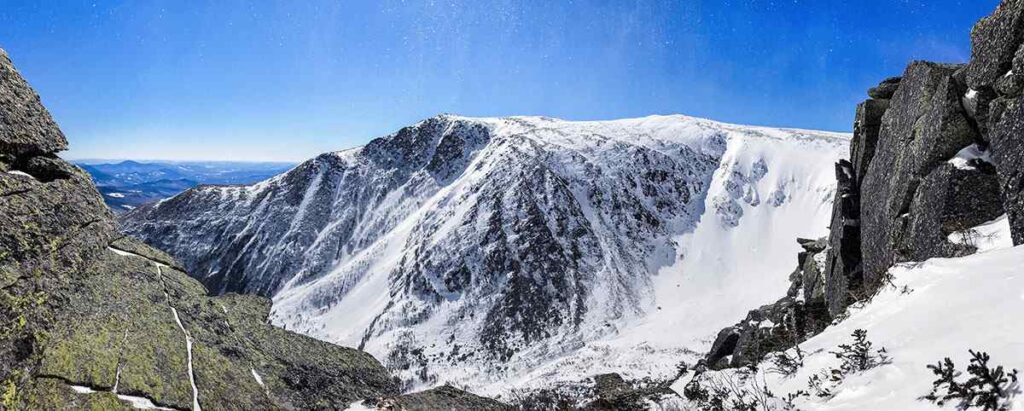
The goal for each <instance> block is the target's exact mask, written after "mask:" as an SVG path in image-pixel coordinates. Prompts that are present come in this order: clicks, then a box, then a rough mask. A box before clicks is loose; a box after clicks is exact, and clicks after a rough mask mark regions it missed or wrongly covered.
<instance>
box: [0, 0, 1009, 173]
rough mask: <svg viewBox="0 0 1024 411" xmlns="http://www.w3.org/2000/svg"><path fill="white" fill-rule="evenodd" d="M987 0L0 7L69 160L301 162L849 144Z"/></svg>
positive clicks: (993, 0) (958, 41) (178, 2)
mask: <svg viewBox="0 0 1024 411" xmlns="http://www.w3.org/2000/svg"><path fill="white" fill-rule="evenodd" d="M997 3H998V0H962V1H958V0H931V1H925V0H887V1H882V0H844V1H840V0H773V1H769V0H732V1H729V0H718V1H714V0H680V1H627V0H608V1H556V0H537V1H527V0H497V1H485V0H449V1H440V0H438V1H395V0H378V1H253V2H245V1H236V0H218V1H209V2H202V1H186V0H168V1H145V0H135V1H99V0H96V1H45V2H42V1H37V0H0V47H3V48H5V49H7V51H8V52H9V53H10V55H11V56H12V58H13V59H14V60H15V63H16V64H17V65H18V67H19V68H20V70H21V71H22V73H23V74H25V75H26V77H27V78H28V79H29V81H30V82H31V83H32V84H33V85H34V86H35V87H36V89H37V90H38V92H39V93H40V94H41V95H42V98H43V101H44V102H45V103H46V105H47V106H48V107H49V108H50V111H51V112H52V113H53V114H54V116H55V117H56V119H57V121H58V122H59V123H60V125H61V126H62V128H63V129H64V131H65V133H66V134H67V135H68V138H69V140H70V141H71V144H72V147H73V149H72V151H71V152H70V153H68V156H69V157H73V158H141V159H230V160H242V159H250V160H301V159H304V158H307V157H310V156H313V155H315V154H317V153H319V152H323V151H328V150H337V149H342V148H347V147H351V146H355V145H360V144H364V143H365V142H367V141H369V140H370V139H371V138H373V137H376V136H380V135H384V134H387V133H390V132H392V131H394V130H396V129H397V128H399V127H401V126H404V125H408V124H411V123H414V122H415V121H418V120H420V119H422V118H425V117H429V116H432V115H435V114H437V113H442V112H448V113H457V114H463V115H470V116H507V115H546V116H553V117H561V118H566V119H578V120H586V119H611V118H623V117H638V116H645V115H649V114H670V113H683V114H689V115H694V116H700V117H708V118H713V119H717V120H722V121H728V122H735V123H745V124H758V125H772V126H787V127H801V128H815V129H826V130H840V131H843V130H849V129H850V128H851V124H852V118H853V112H854V104H855V103H856V102H857V101H859V100H860V99H862V98H863V97H864V90H865V89H866V88H868V87H870V86H872V85H873V84H875V83H876V82H877V81H879V80H881V79H882V78H884V77H886V76H891V75H897V74H899V73H901V72H902V70H903V68H904V66H905V65H906V63H907V62H908V61H909V60H911V59H930V60H938V61H945V62H963V61H965V60H966V59H967V58H968V57H969V55H970V42H969V33H970V28H971V26H972V25H973V23H974V22H975V21H976V20H977V19H978V18H980V17H982V16H984V15H986V14H988V13H990V12H991V11H992V10H993V9H994V8H995V6H996V4H997Z"/></svg>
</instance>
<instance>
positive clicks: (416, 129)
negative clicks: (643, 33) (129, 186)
mask: <svg viewBox="0 0 1024 411" xmlns="http://www.w3.org/2000/svg"><path fill="white" fill-rule="evenodd" d="M846 152H848V137H847V136H846V135H842V134H833V133H823V132H813V131H803V130H784V129H771V128H762V127H746V126H736V125H729V124H722V123H717V122H713V121H708V120H702V119H696V118H690V117H684V116H659V117H647V118H641V119H630V120H617V121H600V122H570V121H562V120H557V119H550V118H538V117H512V118H502V119H483V118H465V117H457V116H448V115H443V116H438V117H434V118H431V119H428V120H425V121H422V122H420V123H418V124H416V125H414V126H410V127H406V128H403V129H402V130H400V131H398V132H397V133H395V134H392V135H390V136H386V137H382V138H379V139H376V140H373V141H372V142H370V143H369V144H367V145H366V146H363V147H360V148H356V149H351V150H346V151H340V152H335V153H327V154H323V155H321V156H318V157H316V158H314V159H312V160H309V161H307V162H305V163H303V164H301V165H299V166H298V167H296V168H295V169H293V170H291V171H289V172H287V173H285V174H282V175H280V176H277V177H274V178H272V179H270V180H267V181H264V182H261V183H258V184H254V185H249V186H202V187H199V188H196V189H193V190H189V191H187V192H185V193H182V194H181V195H178V196H176V197H174V198H171V199H168V200H164V201H161V202H159V203H156V204H153V205H150V206H146V207H142V208H139V209H137V210H136V211H134V212H132V213H130V214H128V215H127V216H126V217H125V218H124V219H123V220H122V222H123V227H124V229H125V230H126V231H127V232H128V233H130V234H133V235H136V236H138V237H141V238H143V239H144V240H146V241H147V242H149V243H150V244H153V245H156V246H158V247H160V248H162V249H164V250H166V251H168V252H170V253H171V254H173V255H174V256H175V257H177V258H178V259H179V260H180V261H182V262H183V263H184V264H185V265H186V267H187V268H188V269H189V271H190V272H192V273H193V274H194V275H197V277H198V278H199V279H200V280H201V281H202V282H203V283H204V284H206V285H207V287H208V288H210V289H211V290H213V291H214V292H216V293H225V292H247V293H259V294H263V295H267V296H272V297H273V299H274V311H273V314H272V320H273V322H274V323H276V324H279V325H282V326H285V327H287V328H288V329H290V330H294V331H298V332H301V333H304V334H308V335H311V336H315V337H317V338H321V339H323V340H326V341H330V342H334V343H338V344H342V345H349V346H359V347H362V348H363V349H365V350H366V351H368V352H370V353H372V354H374V355H375V356H376V357H378V358H380V359H381V360H382V362H384V363H385V365H386V366H388V367H389V368H390V369H392V370H393V371H395V372H396V373H397V374H398V375H399V376H400V377H402V378H403V379H404V380H406V381H407V382H409V383H410V384H411V385H433V384H439V383H442V382H452V383H457V384H459V385H462V386H468V387H472V388H475V389H476V390H477V391H478V392H482V393H491V394H500V393H503V392H507V391H508V390H509V389H511V388H515V387H522V386H536V385H538V384H549V383H551V382H552V381H561V380H566V381H571V380H573V379H579V378H581V377H586V376H590V375H593V374H595V373H599V372H603V371H616V372H623V373H624V374H626V375H627V376H631V377H644V376H654V377H665V376H668V375H671V374H672V373H673V372H675V369H676V365H677V363H678V362H679V361H680V360H683V359H692V358H695V357H696V356H697V355H696V354H695V353H694V350H703V349H705V348H706V347H707V345H708V344H709V342H710V341H709V340H710V339H711V338H713V337H714V333H715V332H716V331H717V330H718V329H719V328H720V327H721V326H722V325H723V324H727V323H730V322H732V321H734V320H735V318H740V317H742V316H743V315H744V314H745V313H746V312H747V311H748V310H749V309H750V308H752V307H756V306H758V305H760V304H765V303H768V302H770V301H773V300H774V299H775V298H776V297H777V296H778V295H781V294H784V293H785V291H786V288H787V287H788V285H789V284H788V281H787V275H788V274H789V273H790V272H791V271H792V270H793V268H794V267H795V266H796V259H795V258H793V257H794V256H795V255H796V254H797V251H798V250H800V246H799V245H798V243H797V242H796V241H795V239H796V238H797V237H815V238H817V237H819V236H822V235H824V234H825V233H826V232H827V231H828V224H829V218H830V215H831V210H832V198H833V196H834V191H835V179H834V164H835V162H836V161H837V160H838V159H839V158H840V157H842V156H844V154H845V153H846Z"/></svg>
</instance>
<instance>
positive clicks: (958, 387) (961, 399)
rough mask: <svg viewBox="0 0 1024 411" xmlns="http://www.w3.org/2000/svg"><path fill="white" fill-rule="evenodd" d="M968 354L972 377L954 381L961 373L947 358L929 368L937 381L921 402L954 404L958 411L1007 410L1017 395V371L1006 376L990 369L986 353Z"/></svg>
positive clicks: (996, 368) (994, 369)
mask: <svg viewBox="0 0 1024 411" xmlns="http://www.w3.org/2000/svg"><path fill="white" fill-rule="evenodd" d="M970 353H971V357H972V358H971V363H970V365H968V366H967V373H968V374H970V375H971V377H970V378H968V379H967V380H966V381H964V382H960V381H957V378H959V377H960V376H961V374H962V373H961V372H960V371H958V370H957V369H956V365H955V364H953V361H952V360H950V359H949V358H948V357H947V358H946V359H945V360H943V361H940V362H938V363H936V364H935V365H929V366H928V368H929V369H931V370H932V372H933V373H935V375H936V376H938V377H939V378H938V379H937V380H935V381H934V382H933V383H932V392H931V393H929V394H928V395H926V396H924V397H922V398H924V399H926V400H928V401H931V402H933V403H935V404H938V405H940V406H942V405H945V404H946V403H949V402H955V403H957V406H958V408H960V409H970V408H980V409H983V410H990V411H1002V410H1009V409H1010V399H1011V398H1012V397H1013V396H1015V395H1016V394H1018V392H1019V387H1018V383H1017V370H1013V371H1010V372H1006V371H1005V370H1004V369H1003V366H1001V365H1000V366H998V367H995V368H992V367H990V366H989V365H988V361H989V359H990V358H989V355H988V354H987V353H984V352H975V351H973V350H971V351H970Z"/></svg>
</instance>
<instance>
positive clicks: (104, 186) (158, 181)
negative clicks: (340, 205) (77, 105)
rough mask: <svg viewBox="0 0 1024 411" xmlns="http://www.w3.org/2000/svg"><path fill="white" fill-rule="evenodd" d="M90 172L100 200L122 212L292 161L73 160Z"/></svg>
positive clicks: (258, 175) (261, 175)
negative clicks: (194, 188)
mask: <svg viewBox="0 0 1024 411" xmlns="http://www.w3.org/2000/svg"><path fill="white" fill-rule="evenodd" d="M75 163H76V164H77V165H78V166H79V167H82V168H83V169H85V171H87V172H88V173H89V175H90V176H92V180H93V182H95V183H96V186H97V188H98V189H99V190H100V193H101V194H103V200H104V201H105V202H106V203H107V205H108V206H109V207H110V208H111V209H112V210H114V212H115V213H122V212H125V211H128V210H132V209H134V208H135V207H138V206H140V205H142V204H146V203H149V202H152V201H157V200H160V199H163V198H167V197H171V196H174V195H175V194H178V193H180V192H182V191H184V190H187V189H189V188H192V187H195V186H197V185H200V184H250V183H255V182H257V181H261V180H265V179H268V178H270V177H273V176H275V175H278V174H280V173H283V172H285V171H287V170H288V169H290V168H292V167H293V166H294V164H292V163H280V162H231V161H187V162H175V161H133V160H124V161H103V160H99V161H97V160H80V161H76V162H75Z"/></svg>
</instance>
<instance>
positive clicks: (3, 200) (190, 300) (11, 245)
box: [0, 51, 398, 409]
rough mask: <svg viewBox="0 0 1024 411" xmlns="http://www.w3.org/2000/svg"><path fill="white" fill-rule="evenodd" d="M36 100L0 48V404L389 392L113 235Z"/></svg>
mask: <svg viewBox="0 0 1024 411" xmlns="http://www.w3.org/2000/svg"><path fill="white" fill-rule="evenodd" d="M66 146H67V143H66V141H65V140H64V137H63V135H62V134H61V132H60V130H59V129H58V128H57V126H56V125H55V124H54V122H53V120H52V119H51V118H50V116H49V114H48V113H47V111H46V110H45V108H43V106H42V105H41V104H40V101H39V97H38V96H37V95H36V94H35V93H34V92H33V91H32V89H31V88H30V87H29V86H28V85H27V84H26V83H25V81H24V80H23V79H22V78H21V76H20V75H19V74H18V72H17V71H16V70H15V69H14V67H13V66H12V64H11V62H10V60H9V59H8V57H7V55H6V54H5V53H3V52H2V51H0V287H2V289H0V382H2V385H0V388H2V389H0V394H2V404H3V405H0V409H79V408H88V409H128V408H132V407H133V406H134V407H139V406H159V407H166V408H172V409H199V408H201V407H202V408H207V409H282V408H283V409H344V408H345V407H346V406H347V405H348V404H350V403H352V402H355V401H358V400H361V399H364V398H371V397H380V396H388V395H396V394H397V393H398V392H397V391H398V388H397V385H396V383H395V381H394V380H393V379H392V378H391V377H390V376H389V375H388V374H387V372H386V371H385V370H384V368H383V367H382V366H381V365H380V363H378V362H377V360H375V359H374V358H373V357H371V356H370V355H369V354H366V353H364V352H361V351H358V350H354V349H349V348H343V347H338V346H333V345H330V344H327V343H324V342H321V341H317V340H314V339H311V338H307V337H304V336H301V335H298V334H295V333H292V332H289V331H285V330H282V329H279V328H275V327H272V326H270V325H268V324H267V316H268V314H269V311H270V302H269V301H268V300H266V299H264V298H261V297H254V296H239V295H225V296H221V297H217V298H211V297H208V296H207V290H206V289H205V288H204V287H203V286H202V285H201V284H200V283H199V282H198V281H196V280H194V279H192V278H190V277H189V276H188V275H186V274H185V273H184V272H182V271H181V270H180V268H178V266H177V264H175V263H174V260H173V259H172V258H170V257H169V256H167V255H165V254H163V253H161V252H159V251H156V250H154V249H152V248H150V247H148V246H146V245H144V244H142V243H140V242H137V241H135V240H132V239H130V238H123V237H121V236H120V235H119V234H118V232H117V230H116V228H115V225H114V223H113V216H112V215H111V213H110V212H109V210H108V209H107V208H106V207H105V206H104V204H103V201H102V199H101V197H100V195H99V194H98V193H97V191H96V188H95V187H94V186H93V185H92V183H91V182H90V180H89V177H88V176H87V175H86V174H85V173H84V172H83V171H82V170H80V169H78V168H77V167H74V166H72V165H70V164H68V163H67V162H65V161H63V160H61V159H60V158H58V157H57V156H56V152H58V151H59V150H62V149H65V148H66Z"/></svg>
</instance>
